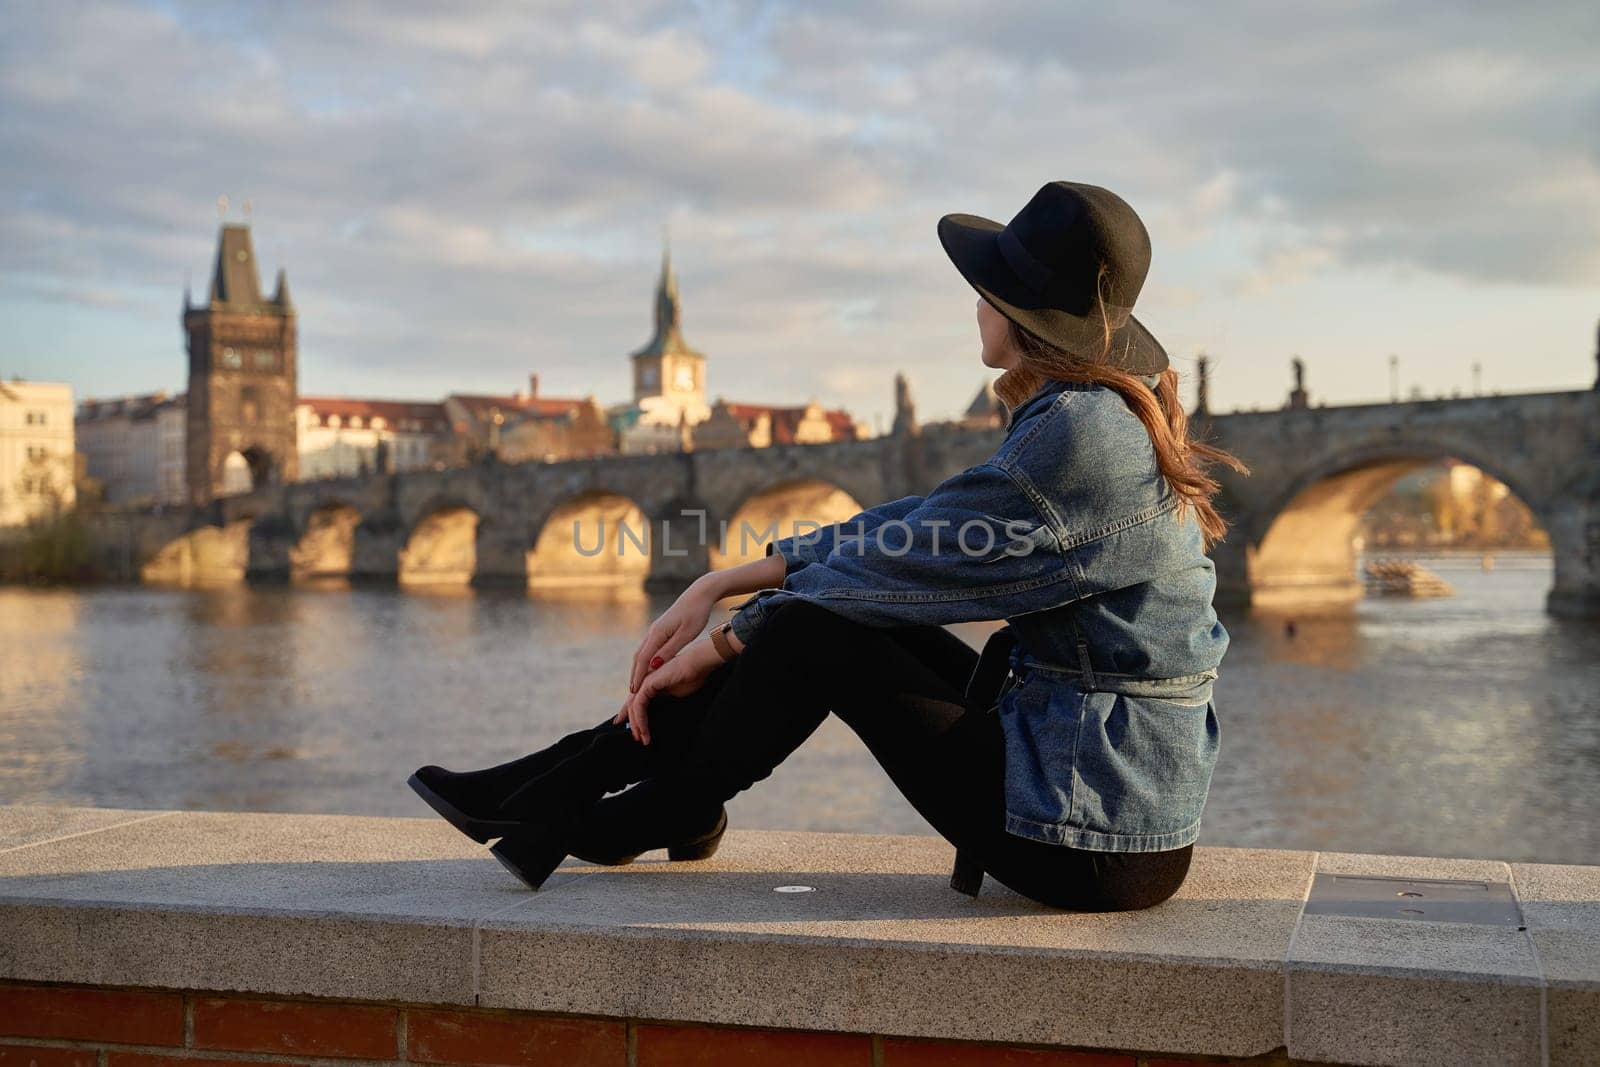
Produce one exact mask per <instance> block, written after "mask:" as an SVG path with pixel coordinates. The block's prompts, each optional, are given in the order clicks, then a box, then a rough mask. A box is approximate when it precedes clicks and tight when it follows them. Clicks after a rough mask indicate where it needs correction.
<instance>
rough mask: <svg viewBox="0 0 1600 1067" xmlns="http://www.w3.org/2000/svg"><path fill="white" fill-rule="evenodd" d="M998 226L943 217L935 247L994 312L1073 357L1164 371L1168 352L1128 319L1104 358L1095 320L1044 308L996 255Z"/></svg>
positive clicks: (1135, 369) (1142, 370)
mask: <svg viewBox="0 0 1600 1067" xmlns="http://www.w3.org/2000/svg"><path fill="white" fill-rule="evenodd" d="M1003 229H1005V226H1004V225H1003V224H1001V223H998V222H996V221H994V220H993V219H986V218H983V217H982V216H980V215H960V214H957V215H946V216H945V217H944V218H942V219H940V220H939V243H940V244H942V245H944V251H945V254H946V255H947V256H949V257H950V262H952V263H954V264H955V267H956V270H958V271H960V272H961V276H962V277H963V278H965V279H966V280H967V284H969V285H971V286H972V287H973V288H974V289H976V290H977V291H978V292H979V294H981V295H982V296H983V298H984V299H985V300H987V301H989V303H991V304H993V305H994V307H995V310H997V311H999V312H1000V314H1002V315H1004V316H1005V317H1006V318H1008V319H1010V320H1011V321H1012V322H1014V323H1016V324H1017V325H1018V326H1020V327H1022V328H1023V329H1024V330H1027V331H1028V332H1029V333H1031V334H1033V336H1035V337H1037V338H1039V340H1041V341H1044V342H1045V343H1046V344H1051V345H1054V346H1055V347H1057V348H1060V349H1062V350H1063V351H1066V352H1071V353H1073V354H1074V355H1081V356H1084V357H1085V358H1088V359H1094V360H1095V362H1099V363H1108V364H1110V365H1112V366H1114V367H1119V368H1121V369H1122V370H1125V371H1129V372H1131V373H1133V374H1157V373H1159V372H1161V371H1164V370H1166V369H1167V366H1168V365H1169V362H1170V361H1169V360H1168V359H1167V350H1166V349H1164V348H1162V347H1161V342H1160V341H1157V340H1156V339H1155V335H1154V334H1152V333H1151V332H1150V331H1149V330H1147V329H1145V326H1144V324H1143V323H1141V322H1140V321H1139V320H1138V319H1136V318H1134V317H1133V316H1132V315H1129V316H1128V321H1127V322H1126V323H1124V324H1123V325H1122V326H1121V327H1120V328H1119V329H1117V330H1114V331H1113V332H1112V334H1111V345H1110V348H1109V349H1108V350H1107V351H1106V353H1105V356H1104V357H1103V358H1101V357H1100V355H1099V353H1100V349H1101V345H1102V344H1103V343H1104V341H1105V327H1104V326H1103V325H1102V324H1101V323H1100V322H1099V321H1098V320H1097V319H1095V318H1093V317H1090V316H1083V315H1074V314H1072V313H1071V312H1068V311H1062V310H1060V309H1059V308H1052V307H1044V306H1042V305H1041V303H1040V301H1039V299H1038V297H1037V296H1035V295H1034V294H1033V292H1032V291H1031V290H1030V289H1029V288H1028V287H1027V286H1026V285H1025V284H1023V281H1022V279H1021V278H1019V277H1018V276H1017V274H1016V272H1015V271H1013V270H1012V269H1011V267H1010V265H1009V264H1008V263H1006V261H1005V257H1004V256H1003V255H1001V253H1000V242H999V234H1000V231H1001V230H1003Z"/></svg>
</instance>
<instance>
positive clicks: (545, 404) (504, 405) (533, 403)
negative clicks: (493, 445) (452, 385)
mask: <svg viewBox="0 0 1600 1067" xmlns="http://www.w3.org/2000/svg"><path fill="white" fill-rule="evenodd" d="M448 399H450V400H454V401H455V402H456V403H458V404H460V405H461V406H462V407H464V408H466V409H467V410H468V411H470V412H472V414H473V415H474V416H479V417H481V416H484V415H487V414H489V412H490V411H491V410H493V409H494V408H500V409H502V410H504V411H516V412H521V413H523V414H526V415H565V414H566V413H567V412H569V411H573V410H576V409H577V408H580V407H583V406H584V405H585V404H587V403H588V402H589V401H588V400H587V399H585V398H582V397H564V396H563V397H557V396H488V395H484V394H478V393H451V394H450V396H449V398H448Z"/></svg>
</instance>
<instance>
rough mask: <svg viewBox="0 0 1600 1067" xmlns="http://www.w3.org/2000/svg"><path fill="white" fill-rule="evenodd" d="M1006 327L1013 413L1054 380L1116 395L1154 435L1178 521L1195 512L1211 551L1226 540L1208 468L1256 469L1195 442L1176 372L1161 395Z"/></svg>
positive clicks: (1008, 400)
mask: <svg viewBox="0 0 1600 1067" xmlns="http://www.w3.org/2000/svg"><path fill="white" fill-rule="evenodd" d="M1103 273H1104V272H1102V274H1103ZM1100 319H1101V323H1102V325H1103V327H1104V344H1103V347H1102V349H1101V352H1100V353H1098V354H1097V355H1099V356H1102V357H1103V355H1104V353H1105V352H1108V351H1110V348H1111V334H1112V330H1111V323H1110V320H1109V319H1108V318H1107V317H1106V314H1105V310H1104V308H1103V307H1101V309H1100ZM1006 325H1007V328H1008V332H1009V334H1010V338H1011V344H1012V347H1013V348H1015V349H1016V351H1017V353H1018V355H1019V357H1020V358H1019V362H1018V364H1017V365H1016V366H1015V367H1013V368H1011V369H1010V370H1008V371H1006V372H1005V373H1004V374H1002V375H1001V376H1000V377H999V379H997V380H996V381H995V383H994V391H995V395H996V396H998V397H999V398H1000V399H1001V400H1003V401H1005V404H1006V406H1007V407H1008V408H1013V409H1014V408H1016V407H1017V406H1018V405H1020V404H1021V403H1022V402H1023V401H1024V400H1027V399H1028V397H1030V396H1032V395H1033V394H1034V392H1035V391H1036V390H1037V389H1038V388H1039V387H1040V386H1041V385H1043V384H1044V383H1045V380H1046V379H1049V378H1056V379H1060V380H1062V381H1069V382H1090V383H1092V384H1095V385H1104V386H1106V387H1108V388H1110V389H1114V390H1116V391H1117V394H1118V395H1119V396H1121V397H1122V399H1123V400H1124V401H1126V402H1127V405H1128V407H1129V409H1130V410H1132V412H1133V413H1134V414H1135V415H1137V416H1139V421H1140V422H1142V423H1144V427H1145V429H1146V430H1147V431H1149V433H1150V443H1151V444H1152V445H1153V446H1154V447H1155V453H1156V464H1157V465H1158V466H1159V467H1160V468H1161V473H1162V474H1163V475H1164V476H1165V477H1166V479H1167V483H1168V484H1169V485H1171V487H1172V491H1173V492H1174V493H1176V494H1177V495H1178V498H1179V502H1178V508H1177V511H1176V515H1177V517H1178V518H1179V519H1181V518H1182V517H1183V515H1184V512H1185V511H1186V510H1187V509H1188V508H1193V509H1194V511H1195V520H1196V521H1197V522H1198V523H1199V525H1200V532H1201V534H1202V535H1203V536H1204V538H1205V548H1206V551H1208V552H1209V551H1210V550H1211V546H1212V545H1213V544H1215V543H1216V542H1218V541H1220V540H1222V539H1223V535H1224V534H1226V533H1227V530H1228V523H1227V520H1226V519H1224V518H1223V517H1222V515H1221V514H1219V513H1218V511H1217V509H1216V507H1215V505H1213V504H1212V502H1211V498H1212V497H1214V496H1216V494H1217V491H1218V490H1219V489H1221V485H1219V484H1218V482H1217V480H1216V479H1215V478H1213V477H1212V476H1211V475H1210V474H1209V473H1208V468H1209V467H1210V466H1211V465H1212V464H1213V463H1223V464H1226V465H1227V466H1229V467H1231V468H1233V469H1234V470H1236V471H1238V472H1239V473H1240V474H1249V473H1250V468H1249V467H1247V466H1245V465H1244V463H1243V462H1242V461H1241V460H1240V459H1239V458H1238V457H1237V456H1235V455H1233V454H1232V453H1230V452H1226V451H1224V450H1222V449H1220V448H1217V447H1216V446H1215V445H1210V444H1207V443H1206V442H1204V441H1200V440H1194V439H1191V438H1190V436H1189V416H1188V414H1187V413H1186V412H1185V411H1184V410H1183V403H1182V402H1181V401H1180V400H1179V399H1178V372H1177V370H1176V369H1174V368H1172V367H1168V368H1167V369H1166V370H1164V371H1162V372H1161V378H1160V380H1159V381H1158V382H1157V383H1156V388H1155V391H1154V392H1151V390H1150V388H1149V387H1148V386H1146V385H1145V383H1144V382H1143V381H1141V380H1140V378H1139V376H1137V375H1135V374H1131V373H1129V372H1128V371H1125V370H1122V369H1121V368H1119V367H1113V366H1111V365H1110V364H1108V363H1104V362H1100V361H1099V360H1098V359H1096V358H1094V357H1093V356H1084V355H1079V354H1074V353H1071V352H1066V351H1063V350H1062V349H1060V348H1057V347H1055V346H1054V345H1051V344H1047V343H1045V342H1044V341H1041V340H1039V338H1037V337H1035V336H1033V335H1032V334H1031V333H1028V332H1027V331H1026V330H1024V329H1022V328H1021V327H1020V326H1018V325H1017V324H1016V323H1015V322H1012V321H1010V320H1009V319H1008V320H1007V321H1006Z"/></svg>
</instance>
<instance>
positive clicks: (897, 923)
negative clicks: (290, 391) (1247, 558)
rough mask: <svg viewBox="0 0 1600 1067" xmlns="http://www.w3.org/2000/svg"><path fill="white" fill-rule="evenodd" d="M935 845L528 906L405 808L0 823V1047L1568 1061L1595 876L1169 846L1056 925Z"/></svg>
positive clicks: (487, 865) (605, 881)
mask: <svg viewBox="0 0 1600 1067" xmlns="http://www.w3.org/2000/svg"><path fill="white" fill-rule="evenodd" d="M950 860H951V849H950V848H949V846H948V845H947V844H945V842H943V841H942V840H940V839H938V838H933V837H894V836H858V835H848V834H816V833H783V832H752V831H738V830H735V831H731V832H730V833H729V835H728V837H727V839H726V841H725V842H724V845H723V848H722V850H721V851H720V852H719V853H718V854H717V856H716V857H715V858H713V859H712V860H710V861H707V862H705V863H698V864H696V863H669V862H664V861H661V862H654V861H650V860H645V861H640V862H638V863H635V864H633V865H632V866H629V867H623V868H602V867H594V866H591V865H588V864H584V863H580V862H578V861H575V860H569V861H568V862H567V864H566V866H564V867H563V868H562V869H561V870H560V871H558V872H557V874H556V875H555V876H553V877H552V879H551V880H550V881H549V882H548V883H547V884H546V886H545V888H544V889H543V890H541V891H540V892H538V893H530V892H528V891H526V890H525V889H523V888H522V887H521V886H520V885H519V884H518V883H516V882H515V881H514V880H513V879H511V878H510V876H508V875H507V874H506V873H505V872H504V871H503V870H501V869H500V868H499V866H498V865H497V864H496V863H495V862H494V860H493V859H492V858H490V857H489V856H488V855H487V853H486V852H485V850H484V849H483V848H481V847H480V846H476V845H474V844H472V843H471V842H469V841H467V840H466V839H465V838H462V837H461V836H460V835H459V834H457V833H455V832H454V831H453V830H451V829H450V828H449V827H448V826H447V825H445V824H443V823H442V822H440V821H439V820H436V819H381V818H361V817H351V816H321V815H258V814H220V813H206V812H156V811H133V810H123V811H116V810H105V809H85V808H26V807H9V808H0V926H3V927H4V929H5V930H6V931H7V936H6V938H5V939H4V941H3V942H0V983H4V984H0V1034H3V1035H4V1036H0V1062H5V1061H6V1060H7V1057H8V1055H11V1056H16V1057H18V1058H19V1060H21V1058H22V1057H24V1056H26V1057H28V1058H29V1059H34V1060H37V1062H40V1063H45V1062H49V1063H57V1062H59V1063H70V1062H78V1061H79V1060H80V1059H81V1058H82V1057H85V1056H88V1057H93V1056H94V1055H96V1054H97V1053H98V1052H99V1051H102V1050H109V1051H110V1053H111V1056H110V1063H111V1064H112V1065H113V1067H116V1065H119V1064H122V1063H128V1064H133V1063H135V1062H139V1063H154V1062H158V1061H156V1060H153V1059H142V1058H140V1057H142V1056H144V1055H150V1056H155V1055H160V1056H168V1057H173V1058H172V1059H163V1060H160V1061H159V1062H162V1063H180V1062H184V1061H185V1060H188V1059H190V1058H192V1057H199V1056H209V1057H212V1058H216V1057H218V1056H225V1057H226V1058H227V1059H229V1060H230V1061H235V1062H267V1061H269V1060H270V1062H278V1063H281V1062H296V1063H310V1062H327V1061H328V1059H329V1058H330V1057H332V1058H338V1059H340V1060H341V1061H343V1062H354V1061H379V1062H396V1061H402V1060H406V1061H414V1062H435V1063H460V1064H489V1063H521V1062H560V1063H570V1064H588V1063H612V1064H616V1065H618V1067H622V1065H624V1064H638V1065H648V1064H652V1063H656V1064H664V1063H669V1062H686V1060H685V1059H684V1058H683V1056H684V1054H685V1052H686V1050H692V1051H694V1052H695V1054H696V1055H701V1054H706V1053H710V1054H712V1055H714V1056H716V1057H719V1058H717V1059H715V1060H714V1062H730V1063H731V1062H762V1063H784V1062H789V1063H816V1064H833V1063H840V1064H842V1063H859V1064H862V1065H863V1067H866V1065H868V1064H875V1063H881V1064H885V1065H889V1067H894V1065H902V1067H908V1065H910V1064H916V1063H924V1064H926V1063H934V1062H937V1063H943V1064H966V1063H971V1064H978V1063H987V1062H995V1060H996V1057H998V1056H1000V1055H1001V1052H1000V1050H999V1048H998V1046H1005V1047H1007V1048H1010V1047H1014V1046H1015V1047H1019V1048H1020V1047H1027V1048H1029V1049H1032V1050H1036V1051H1038V1052H1040V1053H1042V1052H1044V1051H1045V1050H1053V1051H1054V1052H1056V1053H1058V1054H1059V1055H1057V1056H1056V1057H1054V1058H1042V1059H1037V1060H1035V1059H1028V1060H1027V1061H1026V1062H1029V1063H1034V1062H1037V1063H1041V1064H1045V1063H1048V1064H1069V1063H1071V1064H1080V1065H1081V1064H1088V1063H1095V1064H1105V1065H1111V1064H1118V1065H1122V1067H1135V1065H1140V1067H1145V1065H1150V1067H1154V1065H1157V1064H1174V1063H1191V1062H1215V1060H1214V1058H1215V1057H1233V1058H1238V1057H1248V1058H1252V1062H1254V1058H1257V1057H1260V1062H1262V1063H1280V1064H1281V1063H1285V1062H1325V1063H1346V1064H1396V1065H1410V1064H1439V1063H1452V1064H1461V1063H1495V1064H1540V1063H1546V1062H1548V1063H1551V1064H1579V1063H1593V1062H1596V1061H1597V1059H1600V868H1596V867H1569V866H1558V865H1551V864H1505V863H1498V862H1490V861H1481V860H1448V859H1422V858H1404V857H1389V856H1371V855H1360V854H1350V853H1317V852H1304V851H1283V850H1269V849H1229V848H1199V849H1197V850H1196V852H1195V859H1194V864H1193V867H1192V868H1191V871H1190V875H1189V878H1188V880H1187V882H1186V883H1185V885H1184V886H1183V888H1182V889H1181V890H1180V892H1179V893H1178V895H1177V896H1175V897H1173V898H1172V899H1171V900H1168V901H1166V902H1164V903H1163V904H1161V905H1158V906H1157V907H1155V908H1151V909H1148V910H1146V911H1142V912H1129V913H1120V914H1086V913H1071V912H1059V911H1053V910H1051V909H1048V908H1044V907H1041V906H1039V905H1036V904H1034V903H1032V902H1031V901H1028V900H1027V899H1025V898H1022V897H1020V896H1017V895H1016V894H1013V893H1011V892H1009V891H1008V890H1006V889H1004V888H1003V887H1002V886H999V885H998V884H997V883H995V882H994V880H993V879H989V880H987V881H986V882H985V885H984V888H983V892H982V894H981V895H980V896H979V897H978V898H976V899H973V898H969V897H965V896H962V895H961V894H958V893H956V892H954V891H953V890H951V889H950V888H949V886H948V884H947V883H948V878H949V864H950ZM1384 879H1389V880H1393V879H1402V880H1404V881H1403V882H1402V881H1384ZM1409 893H1419V894H1421V895H1420V896H1407V895H1404V894H1409ZM1364 894H1365V896H1366V897H1367V898H1368V899H1367V902H1366V903H1360V902H1359V900H1357V899H1355V898H1361V897H1363V895H1364ZM1397 894H1400V895H1397ZM7 1046H9V1048H8V1047H7ZM202 1050H204V1051H202ZM1068 1050H1076V1051H1077V1052H1080V1053H1087V1052H1089V1051H1090V1050H1093V1051H1094V1052H1096V1053H1097V1054H1100V1056H1101V1057H1102V1058H1093V1059H1091V1058H1086V1057H1074V1056H1068V1055H1067V1054H1066V1053H1067V1051H1068ZM541 1056H542V1057H544V1058H543V1059H541V1058H540V1057H541ZM24 1062H25V1061H24ZM86 1062H87V1061H86ZM195 1062H197V1063H198V1062H201V1061H199V1060H196V1061H195ZM697 1062H698V1061H697ZM707 1062H712V1061H710V1060H708V1061H707ZM1007 1062H1010V1061H1007ZM1016 1062H1023V1061H1022V1060H1020V1059H1019V1060H1017V1061H1016Z"/></svg>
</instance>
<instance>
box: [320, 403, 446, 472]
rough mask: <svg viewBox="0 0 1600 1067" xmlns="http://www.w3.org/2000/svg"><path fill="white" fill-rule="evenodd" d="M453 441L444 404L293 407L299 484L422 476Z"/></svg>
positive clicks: (338, 404) (347, 404)
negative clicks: (407, 473)
mask: <svg viewBox="0 0 1600 1067" xmlns="http://www.w3.org/2000/svg"><path fill="white" fill-rule="evenodd" d="M449 438H450V419H449V417H448V416H447V415H446V414H445V406H444V405H443V404H437V403H430V402H428V401H422V400H363V399H359V398H356V397H348V396H303V397H301V398H300V400H299V403H298V404H297V405H296V407H295V449H296V451H297V452H298V454H299V460H300V480H301V481H313V480H316V479H320V478H350V477H357V476H360V475H365V474H372V473H377V472H382V473H392V472H395V471H411V470H422V469H425V468H427V467H429V466H431V465H432V464H433V463H434V462H436V460H437V458H438V454H439V450H440V448H441V446H443V445H446V444H447V443H448V441H449Z"/></svg>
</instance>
